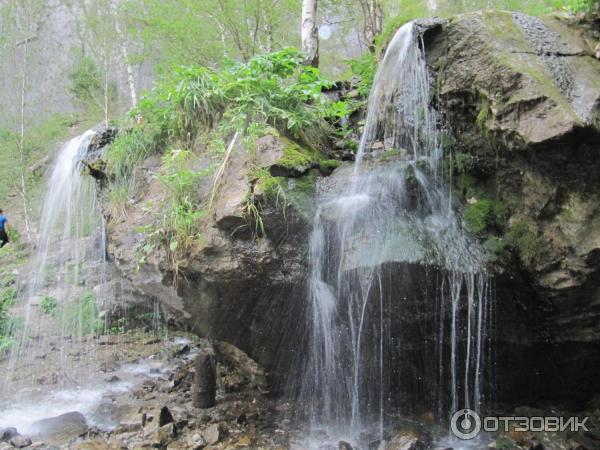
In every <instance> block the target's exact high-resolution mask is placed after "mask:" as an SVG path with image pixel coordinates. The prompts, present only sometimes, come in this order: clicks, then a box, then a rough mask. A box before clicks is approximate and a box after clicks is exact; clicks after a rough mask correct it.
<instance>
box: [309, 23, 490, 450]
mask: <svg viewBox="0 0 600 450" xmlns="http://www.w3.org/2000/svg"><path fill="white" fill-rule="evenodd" d="M429 85H430V79H429V76H428V72H427V68H426V62H425V57H424V54H423V50H422V42H421V39H420V37H419V35H418V32H417V30H416V26H415V25H414V24H413V23H409V24H407V25H405V26H403V27H402V28H401V29H400V30H399V31H398V32H397V33H396V35H395V37H394V38H393V40H392V41H391V43H390V44H389V47H388V49H387V51H386V53H385V56H384V58H383V61H382V62H381V64H380V65H379V68H378V71H377V74H376V76H375V80H374V84H373V88H372V91H371V94H370V97H369V103H368V112H367V119H366V123H365V129H364V133H363V136H362V139H361V143H360V147H359V150H358V153H357V158H356V163H355V166H354V169H353V170H352V171H351V172H350V173H348V174H347V181H346V182H345V183H339V184H341V186H338V187H337V188H336V187H335V186H334V188H332V189H329V190H328V191H327V192H324V193H322V194H321V195H320V198H319V201H318V204H319V205H320V207H319V209H318V212H317V213H316V216H315V219H314V225H313V226H314V228H313V232H312V236H311V239H310V265H311V270H310V282H309V283H310V284H309V292H310V304H311V308H310V317H309V318H308V319H307V320H308V322H309V324H310V349H309V357H308V362H307V367H306V372H305V375H304V377H303V382H302V387H301V398H302V399H303V400H304V401H305V402H306V404H307V405H308V409H309V411H308V420H309V422H310V425H311V429H312V430H313V433H312V434H313V436H315V435H318V432H321V431H322V430H324V431H325V433H327V434H328V435H329V437H330V438H344V439H346V440H349V441H350V442H358V441H360V440H361V439H362V438H360V437H359V436H360V435H361V434H362V435H365V434H366V435H371V436H376V437H377V436H378V437H379V439H381V440H383V439H384V435H385V429H386V426H387V424H388V422H390V421H391V420H392V419H391V417H392V416H393V415H394V414H395V413H396V412H399V413H403V412H408V411H411V409H412V406H411V402H412V401H413V400H414V399H413V398H411V397H410V395H404V396H403V394H401V393H402V392H408V393H411V392H412V393H415V395H418V396H419V397H420V399H419V400H421V402H422V403H424V408H425V410H426V411H430V412H432V413H433V414H435V415H436V416H437V418H438V419H439V420H440V421H441V422H446V421H447V420H448V419H449V417H450V416H451V415H452V413H453V412H454V411H456V410H457V409H458V408H466V407H470V408H474V409H478V408H479V407H480V406H481V402H482V399H483V397H484V395H483V374H484V364H485V346H486V322H487V321H488V320H489V314H490V311H489V295H488V293H489V282H488V278H487V276H486V274H485V273H484V272H483V271H482V270H483V269H482V268H483V267H484V263H485V258H484V254H483V252H482V251H481V250H480V249H479V247H478V245H477V243H476V242H475V241H474V240H472V239H471V238H470V237H469V235H468V234H467V233H466V232H465V231H464V230H463V228H462V226H461V224H460V221H459V219H458V218H457V217H456V215H455V213H454V211H453V209H452V204H451V196H450V194H449V191H448V189H447V188H446V187H445V185H444V180H443V176H442V170H441V161H442V157H443V152H442V148H441V145H440V138H439V131H438V129H437V123H438V117H437V115H436V113H435V111H434V110H433V109H432V108H431V107H430V106H429V102H430V92H429ZM384 160H385V161H384ZM321 435H322V434H321ZM359 445H360V443H359Z"/></svg>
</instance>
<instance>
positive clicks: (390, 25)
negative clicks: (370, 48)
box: [375, 0, 431, 55]
mask: <svg viewBox="0 0 600 450" xmlns="http://www.w3.org/2000/svg"><path fill="white" fill-rule="evenodd" d="M396 11H399V14H398V15H397V16H395V17H393V18H392V19H390V20H388V21H387V22H386V24H385V27H384V29H383V31H382V33H381V34H380V35H379V36H377V37H376V38H375V45H376V47H377V51H376V54H378V55H379V54H382V53H383V51H384V50H385V48H386V47H387V45H388V43H389V42H390V40H391V39H392V37H394V34H396V31H397V30H398V28H400V27H401V26H402V25H404V24H406V23H408V22H410V21H411V20H414V19H418V18H423V17H429V16H430V15H431V14H430V13H429V10H428V9H427V6H426V2H416V1H414V0H398V4H397V8H396Z"/></svg>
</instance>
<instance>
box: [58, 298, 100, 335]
mask: <svg viewBox="0 0 600 450" xmlns="http://www.w3.org/2000/svg"><path fill="white" fill-rule="evenodd" d="M59 325H60V327H61V330H62V331H63V333H64V334H65V335H70V336H73V337H78V338H82V337H83V336H87V335H90V334H99V333H101V332H102V331H103V329H104V323H103V321H102V320H101V319H100V317H99V311H98V306H97V305H96V296H95V295H94V294H92V293H91V292H88V293H86V294H84V295H83V296H82V297H80V298H78V299H75V300H74V301H72V302H69V303H67V304H66V305H65V306H64V308H63V313H62V317H60V318H59Z"/></svg>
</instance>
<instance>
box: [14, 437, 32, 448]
mask: <svg viewBox="0 0 600 450" xmlns="http://www.w3.org/2000/svg"><path fill="white" fill-rule="evenodd" d="M10 444H11V445H12V446H13V447H16V448H25V447H29V446H30V445H31V438H29V437H28V436H23V435H22V434H18V435H16V436H13V437H12V438H11V439H10Z"/></svg>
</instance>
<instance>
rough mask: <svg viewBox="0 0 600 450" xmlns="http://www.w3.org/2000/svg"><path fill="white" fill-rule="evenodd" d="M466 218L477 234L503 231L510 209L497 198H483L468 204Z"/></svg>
mask: <svg viewBox="0 0 600 450" xmlns="http://www.w3.org/2000/svg"><path fill="white" fill-rule="evenodd" d="M464 218H465V222H466V224H467V227H468V228H469V230H470V231H471V232H473V233H475V234H477V235H482V234H483V233H485V232H494V231H495V232H501V231H502V230H503V229H504V227H505V226H506V221H507V219H508V210H507V208H506V206H504V205H503V204H502V203H500V202H499V201H497V200H492V199H482V200H478V201H477V202H475V203H473V204H470V205H467V206H466V208H465V211H464Z"/></svg>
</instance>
